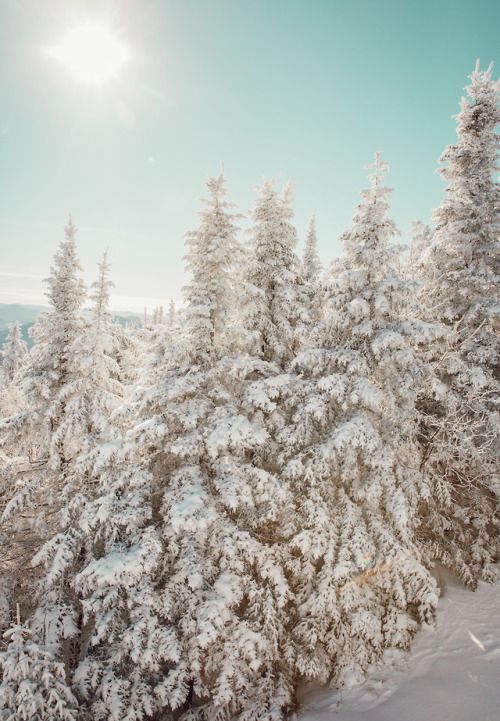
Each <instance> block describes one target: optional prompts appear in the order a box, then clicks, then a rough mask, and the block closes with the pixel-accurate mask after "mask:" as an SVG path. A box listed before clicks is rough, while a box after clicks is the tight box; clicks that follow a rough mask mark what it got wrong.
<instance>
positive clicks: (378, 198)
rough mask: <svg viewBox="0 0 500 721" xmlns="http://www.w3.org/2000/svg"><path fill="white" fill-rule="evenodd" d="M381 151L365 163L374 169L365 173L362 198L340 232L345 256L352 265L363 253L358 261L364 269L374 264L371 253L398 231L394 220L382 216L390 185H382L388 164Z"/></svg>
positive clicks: (382, 245) (386, 207) (388, 242)
mask: <svg viewBox="0 0 500 721" xmlns="http://www.w3.org/2000/svg"><path fill="white" fill-rule="evenodd" d="M381 155H382V154H381V153H380V152H377V153H375V161H374V163H372V164H370V165H366V166H365V168H366V169H367V170H374V171H375V172H374V173H371V174H370V175H369V176H368V178H369V180H370V183H371V187H370V188H367V189H366V190H362V191H361V198H362V199H363V201H364V202H363V203H361V204H360V205H358V207H357V208H356V211H355V213H354V216H353V218H352V221H351V227H350V228H349V230H347V231H345V232H344V233H342V235H341V236H340V241H341V242H342V244H343V246H344V253H345V258H346V260H349V261H352V262H353V263H354V264H355V265H356V264H357V263H359V261H360V260H361V257H360V253H363V254H364V257H363V260H362V262H361V264H362V265H365V267H366V268H367V269H368V268H371V267H373V268H374V267H375V266H374V263H375V260H376V259H375V256H374V255H373V253H374V252H375V253H376V252H377V251H380V250H384V249H386V248H388V247H389V245H390V242H391V240H392V238H393V237H394V236H397V235H398V234H399V231H398V230H397V228H396V225H395V223H394V221H393V220H389V219H388V218H387V217H386V215H387V212H388V211H389V209H390V206H389V202H388V201H389V198H390V197H391V195H392V192H393V189H392V188H388V187H386V186H385V185H382V183H383V180H384V178H385V174H386V173H387V172H388V170H389V169H390V166H389V163H387V162H386V161H383V160H381ZM399 252H400V251H398V253H399ZM367 253H368V255H367ZM386 260H387V259H385V260H384V262H386Z"/></svg>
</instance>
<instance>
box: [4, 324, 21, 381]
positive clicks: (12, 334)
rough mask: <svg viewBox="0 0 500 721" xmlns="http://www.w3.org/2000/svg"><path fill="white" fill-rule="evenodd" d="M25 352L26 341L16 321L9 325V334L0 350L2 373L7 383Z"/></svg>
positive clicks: (19, 364)
mask: <svg viewBox="0 0 500 721" xmlns="http://www.w3.org/2000/svg"><path fill="white" fill-rule="evenodd" d="M26 353H27V349H26V343H25V342H24V340H23V337H22V332H21V324H20V323H19V322H18V321H16V322H15V323H13V324H12V325H11V326H10V330H9V334H8V336H7V338H6V340H5V343H4V346H3V349H2V350H1V351H0V357H1V358H2V373H3V375H4V377H5V378H6V379H7V381H8V382H9V383H10V382H11V381H12V379H13V378H14V376H15V374H16V372H17V370H18V368H19V367H20V366H21V364H22V362H23V359H24V357H25V355H26Z"/></svg>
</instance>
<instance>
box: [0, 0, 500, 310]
mask: <svg viewBox="0 0 500 721" xmlns="http://www.w3.org/2000/svg"><path fill="white" fill-rule="evenodd" d="M0 13H1V16H0V53H1V57H0V93H1V97H0V154H1V158H0V167H1V174H0V232H1V243H2V264H1V266H0V302H26V303H31V302H38V303H40V302H45V301H44V299H43V295H42V294H43V284H42V283H41V278H43V277H46V275H47V274H48V272H49V267H50V265H51V262H52V256H53V253H54V252H55V250H56V248H57V244H58V242H59V240H60V238H61V237H62V230H61V226H62V225H63V224H64V223H65V222H66V219H67V215H68V211H71V213H72V215H73V220H74V222H75V224H76V225H77V226H79V227H80V231H79V234H78V241H79V248H80V254H81V258H82V263H83V265H84V268H85V274H86V278H87V280H89V281H90V280H92V279H93V276H94V275H95V273H96V263H97V262H98V261H99V260H100V257H101V255H102V252H103V251H104V249H105V248H106V247H107V246H109V254H110V259H111V261H112V263H113V270H112V274H113V279H114V281H115V285H116V289H115V290H116V296H115V297H114V299H113V306H114V307H115V308H121V309H138V310H139V309H141V308H142V307H143V305H144V304H147V305H148V307H149V308H152V307H153V306H154V305H155V304H156V303H157V302H160V300H164V301H166V302H168V300H169V298H170V297H174V299H175V300H176V301H177V302H180V300H181V297H182V296H181V287H182V285H183V283H184V282H185V278H184V275H183V262H182V256H183V255H184V247H183V235H184V233H185V232H186V231H187V230H190V229H193V228H195V227H196V225H197V215H196V214H197V211H198V209H199V207H200V205H199V198H200V197H201V196H202V195H203V194H204V186H203V183H204V181H205V179H206V177H207V175H209V174H211V175H214V174H217V173H218V172H219V167H220V161H221V160H222V161H224V165H225V169H226V177H227V184H228V188H229V190H230V193H231V199H232V200H233V201H234V202H236V203H237V204H238V206H239V208H240V209H241V210H246V209H248V208H251V207H252V206H253V201H254V196H255V192H254V191H252V187H253V186H254V185H256V184H258V183H259V182H260V181H261V179H262V175H265V176H266V177H273V176H275V175H278V174H280V173H281V176H280V182H285V181H286V180H288V178H289V177H291V178H292V180H293V181H294V182H295V185H296V202H295V210H296V222H297V229H298V231H299V237H300V239H301V243H302V240H303V238H304V235H305V232H306V229H307V225H308V222H309V218H310V215H311V213H312V211H316V214H317V225H318V234H319V241H320V253H321V256H322V260H323V261H324V263H325V264H326V263H328V262H329V261H330V260H331V259H332V258H333V257H334V256H336V255H338V253H339V251H340V248H339V245H338V243H337V237H338V235H339V234H340V233H341V231H342V230H344V229H345V228H346V227H347V226H348V224H349V221H350V218H351V216H352V214H353V211H354V208H355V205H356V204H357V202H358V200H359V191H360V190H361V189H362V188H363V187H365V183H366V181H365V177H366V171H365V170H364V169H363V166H364V165H365V164H366V163H368V162H371V160H372V157H373V153H374V151H376V150H382V151H383V152H384V158H385V159H386V160H388V161H389V162H390V164H391V167H392V172H391V174H390V175H389V177H388V184H389V185H390V186H391V187H393V188H395V193H394V197H393V204H392V209H393V211H392V216H393V217H394V219H395V220H396V222H397V224H398V226H399V228H400V230H401V232H402V233H403V235H404V234H405V233H406V232H407V231H408V229H409V226H410V222H411V220H413V219H415V218H421V219H422V220H424V221H427V220H428V219H429V216H430V212H431V210H432V208H433V207H435V206H436V205H437V204H438V203H439V202H440V201H441V199H442V197H443V183H442V181H441V179H440V177H439V176H438V175H437V174H436V172H435V171H436V168H437V166H438V163H437V160H438V158H439V156H440V155H441V153H442V151H443V149H444V148H445V146H446V145H447V144H449V143H453V142H455V138H456V135H455V120H454V119H453V118H452V116H453V115H454V114H456V113H457V112H458V109H459V102H460V98H461V96H462V94H463V87H464V86H465V85H466V84H467V82H468V80H467V76H468V75H469V74H470V73H471V72H472V70H473V69H474V66H475V63H476V59H477V58H481V67H482V68H483V69H484V68H486V67H487V66H488V65H489V64H490V62H492V61H496V62H497V65H496V66H495V73H494V74H495V76H498V75H499V73H500V35H499V28H500V2H498V0H491V1H487V0H469V2H463V1H460V0H453V1H451V0H432V1H431V0H420V2H414V1H409V0H407V1H405V0H380V1H379V0H350V1H349V0H344V1H343V2H341V1H338V0H121V1H116V2H106V1H105V0H100V1H99V2H97V1H96V2H93V1H92V0H80V2H72V1H71V0H29V1H28V0H1V2H0ZM101 17H105V18H107V20H108V23H109V25H111V26H112V27H114V28H115V29H116V32H117V33H119V35H120V37H121V39H122V40H123V41H124V42H126V43H127V44H129V46H130V48H131V53H132V58H131V59H130V61H129V63H128V64H127V65H126V66H125V67H124V69H123V72H122V73H121V74H120V78H119V79H117V80H114V81H111V82H110V83H109V84H107V85H105V86H103V87H102V88H101V89H100V90H99V89H96V88H89V87H87V86H84V85H82V84H81V83H80V82H79V81H77V80H75V79H73V78H71V77H69V76H66V75H64V74H63V73H62V72H61V69H60V67H59V66H58V65H56V63H55V62H54V60H53V58H50V57H48V55H47V48H49V47H51V46H53V45H54V44H56V43H58V42H60V41H61V39H62V38H63V37H64V34H65V33H66V32H67V29H68V27H70V26H71V25H74V24H75V23H78V22H82V21H83V20H86V19H89V18H101ZM299 250H301V245H300V246H299Z"/></svg>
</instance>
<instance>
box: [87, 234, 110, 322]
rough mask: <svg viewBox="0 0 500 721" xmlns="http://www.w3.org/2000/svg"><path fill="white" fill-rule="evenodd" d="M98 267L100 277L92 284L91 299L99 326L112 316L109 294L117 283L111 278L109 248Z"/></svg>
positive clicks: (94, 315)
mask: <svg viewBox="0 0 500 721" xmlns="http://www.w3.org/2000/svg"><path fill="white" fill-rule="evenodd" d="M97 267H98V268H99V278H98V279H97V280H96V281H94V283H92V285H91V288H93V289H94V292H93V293H92V294H91V295H90V300H91V301H93V307H92V315H93V317H94V321H95V323H96V325H97V326H98V327H99V326H100V324H101V322H102V321H103V320H110V319H111V318H112V315H111V313H109V311H108V308H109V295H110V290H111V288H114V287H115V284H114V283H113V281H112V280H109V269H110V268H111V264H110V263H109V262H108V248H106V250H105V251H104V255H103V257H102V262H101V263H98V264H97Z"/></svg>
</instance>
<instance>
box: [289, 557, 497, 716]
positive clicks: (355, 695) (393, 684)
mask: <svg viewBox="0 0 500 721" xmlns="http://www.w3.org/2000/svg"><path fill="white" fill-rule="evenodd" d="M498 570H500V569H497V572H498ZM438 575H439V577H438V580H439V582H440V585H441V593H442V597H441V599H440V601H439V606H438V610H437V623H436V627H435V628H433V627H431V626H425V627H424V628H423V629H422V630H421V631H420V632H419V633H418V634H417V637H416V639H415V641H414V643H413V645H412V648H411V651H410V652H408V653H405V652H392V654H391V656H386V661H387V666H386V667H385V668H382V669H380V670H377V671H372V672H371V673H369V674H368V676H367V678H366V679H365V680H364V681H363V682H362V683H360V684H356V685H353V686H351V687H350V688H349V687H346V686H344V688H343V689H342V691H333V690H332V689H324V688H318V687H317V686H309V687H306V688H305V689H303V690H302V691H301V694H300V701H301V711H300V712H299V714H298V718H299V721H329V720H330V719H332V720H333V719H335V721H422V719H430V720H431V721H451V719H453V721H471V719H478V721H498V718H499V715H500V714H499V707H500V683H499V680H500V582H497V583H496V584H493V585H489V584H487V583H484V582H480V583H479V586H478V588H477V590H476V591H475V592H472V591H470V590H468V589H466V588H464V586H462V585H461V584H460V583H459V582H458V581H456V580H455V579H454V577H453V576H452V575H451V574H450V573H448V572H447V571H445V570H443V569H440V570H439V574H438ZM347 686H348V685H347Z"/></svg>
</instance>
